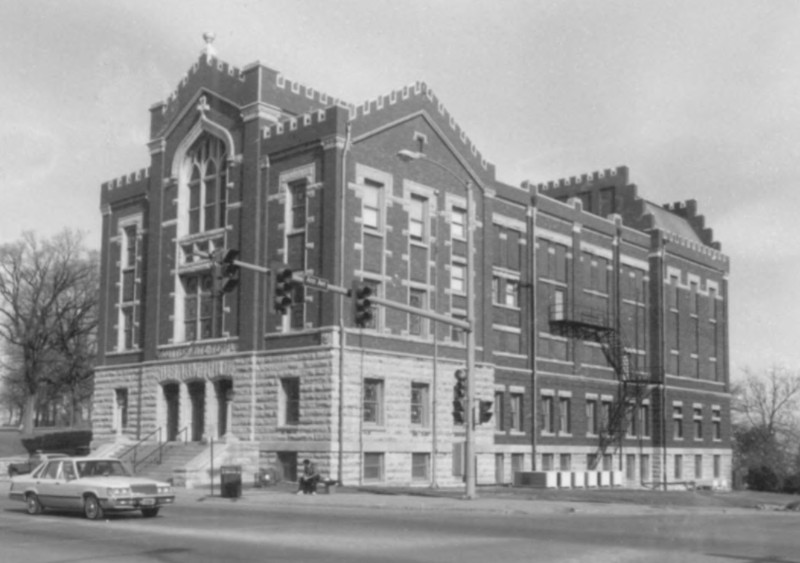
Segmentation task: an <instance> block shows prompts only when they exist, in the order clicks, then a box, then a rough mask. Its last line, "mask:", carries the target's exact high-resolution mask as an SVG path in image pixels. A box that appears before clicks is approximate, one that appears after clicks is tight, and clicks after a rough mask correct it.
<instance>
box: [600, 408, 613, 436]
mask: <svg viewBox="0 0 800 563" xmlns="http://www.w3.org/2000/svg"><path fill="white" fill-rule="evenodd" d="M611 406H612V403H611V401H602V402H601V403H600V409H601V410H600V424H601V428H602V429H603V430H604V431H608V429H609V428H610V426H611Z"/></svg>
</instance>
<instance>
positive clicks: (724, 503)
mask: <svg viewBox="0 0 800 563" xmlns="http://www.w3.org/2000/svg"><path fill="white" fill-rule="evenodd" d="M356 490H361V491H364V492H370V493H377V494H390V495H391V494H401V495H403V494H408V495H420V496H447V497H461V496H462V495H463V494H464V489H463V488H443V489H428V488H406V487H398V488H394V487H392V488H389V487H357V488H356ZM477 493H478V496H479V497H483V498H497V499H508V500H509V501H511V502H513V501H516V500H543V501H565V502H592V503H615V504H638V505H645V506H675V507H691V506H694V507H706V508H710V507H718V508H753V509H755V508H756V507H758V506H760V505H764V506H767V507H770V508H772V507H778V506H786V505H787V504H789V503H791V502H796V501H798V500H800V496H798V495H788V494H779V493H763V492H759V491H730V492H712V491H655V490H629V489H566V490H564V489H562V490H559V489H530V488H522V487H520V488H514V487H498V486H479V487H478V489H477Z"/></svg>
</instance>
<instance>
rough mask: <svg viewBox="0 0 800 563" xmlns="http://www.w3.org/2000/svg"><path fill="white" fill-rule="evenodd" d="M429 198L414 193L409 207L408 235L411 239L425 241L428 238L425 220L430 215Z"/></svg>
mask: <svg viewBox="0 0 800 563" xmlns="http://www.w3.org/2000/svg"><path fill="white" fill-rule="evenodd" d="M427 207H428V200H427V199H426V198H424V197H422V196H419V195H416V194H412V195H411V201H410V202H409V209H408V236H409V237H411V240H416V241H424V240H426V239H427V236H426V232H425V222H426V217H427V216H428V209H427Z"/></svg>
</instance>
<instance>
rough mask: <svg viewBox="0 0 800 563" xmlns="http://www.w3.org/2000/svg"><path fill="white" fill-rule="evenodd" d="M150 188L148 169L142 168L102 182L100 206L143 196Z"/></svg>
mask: <svg viewBox="0 0 800 563" xmlns="http://www.w3.org/2000/svg"><path fill="white" fill-rule="evenodd" d="M149 186H150V169H148V168H142V169H140V170H137V171H136V172H131V173H130V174H126V175H124V176H120V177H118V178H114V179H113V180H109V181H108V182H103V183H102V184H101V186H100V188H101V190H100V202H101V204H102V205H107V204H111V203H113V202H116V201H123V200H127V199H129V198H131V197H137V196H144V195H146V194H147V190H148V187H149Z"/></svg>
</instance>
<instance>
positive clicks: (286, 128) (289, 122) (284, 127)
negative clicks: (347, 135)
mask: <svg viewBox="0 0 800 563" xmlns="http://www.w3.org/2000/svg"><path fill="white" fill-rule="evenodd" d="M336 107H339V106H331V107H328V108H326V109H320V110H316V111H312V112H308V113H304V114H302V115H298V116H295V117H290V118H289V119H285V120H283V121H280V122H278V123H275V124H274V125H270V126H268V127H264V128H262V129H261V138H262V139H272V138H275V137H280V136H282V135H286V134H289V133H293V132H299V131H302V130H305V129H310V128H316V127H317V126H319V125H320V124H324V123H325V122H326V121H330V120H331V118H332V116H333V115H334V113H335V108H336Z"/></svg>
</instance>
